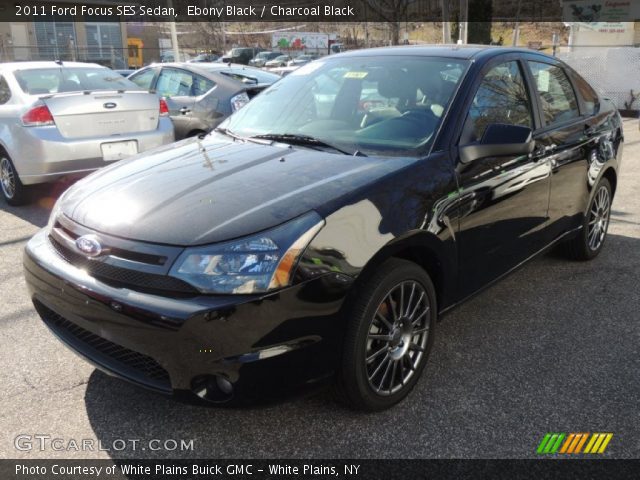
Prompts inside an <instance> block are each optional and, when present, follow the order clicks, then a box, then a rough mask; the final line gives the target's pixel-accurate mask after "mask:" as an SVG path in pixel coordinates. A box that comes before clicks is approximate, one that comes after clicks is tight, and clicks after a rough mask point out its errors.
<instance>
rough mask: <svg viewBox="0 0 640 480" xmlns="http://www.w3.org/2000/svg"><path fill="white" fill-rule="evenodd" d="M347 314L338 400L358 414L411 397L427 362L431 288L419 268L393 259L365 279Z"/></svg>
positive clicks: (431, 332) (433, 318) (433, 299)
mask: <svg viewBox="0 0 640 480" xmlns="http://www.w3.org/2000/svg"><path fill="white" fill-rule="evenodd" d="M348 312H349V314H350V319H349V325H348V327H347V334H346V336H345V345H344V351H343V359H342V365H341V368H340V371H339V372H338V378H337V381H336V390H337V393H338V397H339V398H340V399H341V400H342V401H343V402H345V403H346V404H348V405H349V406H351V407H352V408H355V409H358V410H364V411H379V410H384V409H386V408H389V407H391V406H393V405H395V404H396V403H398V402H400V401H401V400H402V399H404V398H405V397H406V396H407V395H408V394H409V392H411V390H412V389H413V387H414V386H415V384H416V383H417V381H418V379H419V378H420V374H421V373H422V370H423V369H424V367H425V365H426V363H427V359H428V356H429V353H430V351H431V347H432V345H433V338H434V329H435V323H436V317H437V305H436V295H435V289H434V287H433V284H432V282H431V279H430V278H429V275H427V273H426V272H425V271H424V270H423V269H422V268H420V267H419V266H418V265H416V264H415V263H412V262H409V261H406V260H401V259H396V258H393V259H390V260H387V261H386V262H384V263H383V264H382V265H381V266H380V268H379V269H378V271H377V272H376V273H375V274H374V275H372V276H371V277H370V278H369V279H368V280H366V282H365V283H364V284H363V285H362V286H361V288H360V289H359V293H358V294H357V296H356V298H355V299H354V301H353V304H352V305H351V308H350V309H349V310H348Z"/></svg>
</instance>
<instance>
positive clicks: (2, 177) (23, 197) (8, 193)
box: [0, 152, 28, 206]
mask: <svg viewBox="0 0 640 480" xmlns="http://www.w3.org/2000/svg"><path fill="white" fill-rule="evenodd" d="M0 191H2V196H3V197H4V199H5V200H6V201H7V203H8V204H9V205H13V206H18V205H23V204H24V203H25V202H26V201H27V200H28V197H27V187H25V186H24V185H23V184H22V182H21V181H20V177H19V176H18V172H17V171H16V169H15V167H14V166H13V162H12V161H11V159H10V158H9V156H8V155H7V154H6V153H5V152H0Z"/></svg>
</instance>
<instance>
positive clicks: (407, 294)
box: [364, 280, 430, 395]
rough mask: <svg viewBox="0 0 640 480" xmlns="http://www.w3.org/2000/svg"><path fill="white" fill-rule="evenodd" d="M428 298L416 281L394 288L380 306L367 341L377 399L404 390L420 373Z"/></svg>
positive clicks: (368, 368) (369, 370)
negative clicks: (417, 372)
mask: <svg viewBox="0 0 640 480" xmlns="http://www.w3.org/2000/svg"><path fill="white" fill-rule="evenodd" d="M429 309H430V305H429V297H428V295H427V292H426V290H425V289H424V287H423V286H422V285H421V284H420V283H419V282H416V281H414V280H408V281H404V282H402V283H400V284H398V285H396V286H395V287H393V288H392V289H391V290H390V291H389V293H388V294H387V295H386V296H385V298H384V299H383V300H382V302H381V303H380V305H379V306H378V308H377V310H376V312H375V314H374V317H373V319H371V325H370V326H369V333H368V337H367V348H366V352H365V359H364V361H365V366H366V371H367V378H368V380H369V386H370V387H371V388H372V389H373V391H374V392H376V393H377V394H378V395H392V394H394V393H396V392H397V391H399V390H400V389H402V388H403V387H404V386H405V385H406V384H407V383H408V381H409V379H410V378H411V377H412V376H413V375H414V373H415V371H416V370H417V369H418V365H419V364H420V362H421V361H422V359H423V357H424V355H425V352H426V348H427V339H428V337H429V321H430V316H429Z"/></svg>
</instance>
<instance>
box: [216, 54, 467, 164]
mask: <svg viewBox="0 0 640 480" xmlns="http://www.w3.org/2000/svg"><path fill="white" fill-rule="evenodd" d="M467 64H468V62H467V61H464V60H457V59H456V60H451V59H446V58H441V57H408V56H380V57H347V58H338V59H335V58H334V59H329V60H326V59H323V60H318V61H315V62H313V63H308V64H306V65H305V66H303V67H301V68H299V69H297V70H295V71H294V72H292V73H291V74H290V75H288V76H287V77H285V78H284V79H283V80H280V81H279V82H277V83H276V84H274V85H273V86H272V87H270V88H269V89H267V90H265V91H264V92H263V93H261V94H260V95H258V96H257V97H256V98H254V99H253V100H252V101H251V102H250V103H249V104H247V105H246V106H245V107H244V108H243V109H242V110H240V111H238V112H237V113H235V114H234V115H232V116H231V117H230V118H229V119H228V120H227V121H226V122H225V123H224V124H223V127H224V128H226V129H227V130H229V131H231V132H233V133H234V134H235V135H239V136H241V137H253V136H257V135H283V134H287V135H305V136H311V137H314V138H315V139H318V140H322V141H324V142H326V143H329V144H331V145H335V146H337V147H340V148H341V149H343V150H347V151H359V152H363V153H366V154H374V155H375V154H381V155H401V156H412V155H416V154H417V153H418V149H421V148H424V147H425V146H426V145H428V144H429V142H431V141H432V140H433V136H434V134H435V132H436V131H437V129H438V126H439V125H440V121H441V119H442V116H443V115H444V112H445V111H446V108H447V106H448V105H449V102H450V101H451V98H452V96H453V93H454V91H455V88H456V85H457V84H458V83H459V82H460V80H461V78H462V75H463V73H464V72H465V71H466V68H467Z"/></svg>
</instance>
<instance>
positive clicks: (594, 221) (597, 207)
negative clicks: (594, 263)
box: [587, 185, 611, 251]
mask: <svg viewBox="0 0 640 480" xmlns="http://www.w3.org/2000/svg"><path fill="white" fill-rule="evenodd" d="M610 210H611V194H610V193H609V189H608V188H607V187H605V186H604V185H603V186H601V187H600V188H599V189H598V191H597V192H596V195H595V197H594V200H593V204H592V205H591V211H590V212H589V226H588V231H587V241H588V243H589V248H590V249H591V250H592V251H596V250H598V249H599V248H600V246H601V245H602V243H603V242H604V239H605V237H606V235H607V227H608V226H609V211H610Z"/></svg>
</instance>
